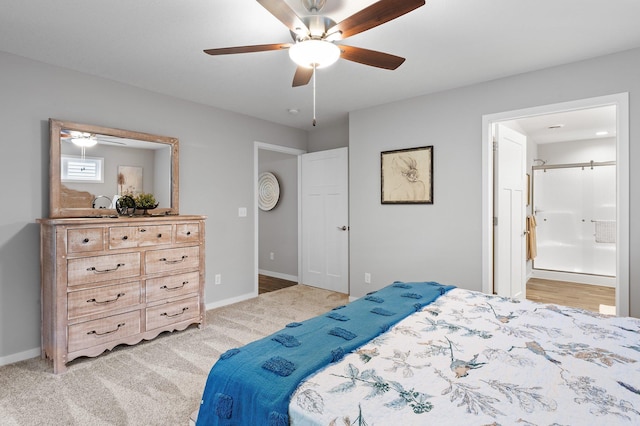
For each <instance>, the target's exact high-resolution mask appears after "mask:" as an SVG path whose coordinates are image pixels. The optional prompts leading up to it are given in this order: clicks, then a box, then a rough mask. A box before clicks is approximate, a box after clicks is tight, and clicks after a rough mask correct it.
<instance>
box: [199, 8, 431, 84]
mask: <svg viewBox="0 0 640 426" xmlns="http://www.w3.org/2000/svg"><path fill="white" fill-rule="evenodd" d="M257 1H258V3H260V4H261V5H262V6H263V7H264V8H265V9H267V10H268V11H269V12H270V13H271V14H272V15H273V16H275V17H276V18H278V20H279V21H280V22H282V23H283V24H284V25H286V26H287V28H289V30H290V31H291V37H292V38H293V41H294V43H274V44H259V45H253V46H238V47H225V48H219V49H206V50H205V51H204V52H205V53H207V54H209V55H229V54H234V53H250V52H264V51H268V50H282V49H293V50H292V52H295V51H296V50H300V49H299V48H301V47H302V46H303V45H305V48H306V44H307V43H308V42H312V43H308V44H309V45H310V46H309V47H311V46H313V48H318V49H323V48H324V49H326V50H327V51H329V52H331V51H332V52H331V53H329V55H331V54H333V55H334V56H335V54H336V52H337V56H338V57H341V58H343V59H346V60H349V61H353V62H358V63H361V64H364V65H370V66H373V67H378V68H384V69H389V70H394V69H396V68H398V67H399V66H400V65H401V64H402V63H403V62H404V60H405V59H404V58H401V57H399V56H395V55H390V54H388V53H383V52H378V51H375V50H368V49H362V48H360V47H353V46H346V45H343V44H340V45H335V44H334V42H335V41H339V40H344V39H346V38H347V37H351V36H353V35H356V34H359V33H361V32H363V31H366V30H369V29H371V28H374V27H377V26H378V25H381V24H384V23H385V22H389V21H391V20H393V19H395V18H398V17H400V16H402V15H404V14H406V13H408V12H411V11H412V10H414V9H417V8H418V7H420V6H423V5H424V4H425V0H380V1H378V2H376V3H374V4H372V5H371V6H368V7H366V8H364V9H362V10H361V11H359V12H357V13H355V14H353V15H351V16H350V17H348V18H346V19H344V20H343V21H341V22H339V23H336V22H335V21H333V20H332V19H331V18H329V17H327V16H323V15H320V14H319V13H318V12H320V10H321V9H322V7H323V6H324V4H325V1H326V0H302V3H303V5H304V7H305V8H306V9H307V10H308V11H309V12H310V13H311V15H309V16H304V17H299V16H298V15H297V14H296V13H295V12H294V11H293V9H291V8H290V7H289V5H287V3H285V1H284V0H257ZM331 46H334V47H337V48H338V49H334V48H332V47H331ZM294 54H295V53H291V55H294ZM338 57H335V58H333V57H332V58H330V59H329V60H332V59H333V61H334V62H335V60H337V59H338ZM292 59H294V58H292ZM294 61H295V59H294ZM301 63H302V65H301ZM301 63H298V68H297V70H296V73H295V76H294V78H293V87H296V86H303V85H305V84H308V83H309V81H310V80H311V76H312V75H313V70H314V63H306V62H301ZM328 65H330V64H328ZM328 65H327V64H326V63H323V64H318V63H315V68H321V67H322V66H328Z"/></svg>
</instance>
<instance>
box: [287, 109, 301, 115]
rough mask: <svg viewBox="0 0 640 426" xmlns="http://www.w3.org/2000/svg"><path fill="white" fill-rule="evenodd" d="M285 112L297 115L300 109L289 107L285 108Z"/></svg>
mask: <svg viewBox="0 0 640 426" xmlns="http://www.w3.org/2000/svg"><path fill="white" fill-rule="evenodd" d="M287 112H288V113H289V114H291V115H298V113H299V112H300V110H299V109H298V108H289V109H288V110H287Z"/></svg>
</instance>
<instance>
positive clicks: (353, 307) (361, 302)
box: [197, 282, 454, 426]
mask: <svg viewBox="0 0 640 426" xmlns="http://www.w3.org/2000/svg"><path fill="white" fill-rule="evenodd" d="M452 288H454V287H453V286H444V285H441V284H438V283H434V282H424V283H402V282H395V283H393V284H391V285H389V286H387V287H385V288H383V289H382V290H379V291H376V292H372V293H370V294H368V295H367V296H365V297H363V298H360V299H358V300H356V301H354V302H352V303H350V304H348V305H346V306H340V307H338V308H335V309H333V310H332V311H329V312H328V313H326V314H323V315H320V316H317V317H314V318H311V319H309V320H307V321H304V322H301V323H291V324H288V325H287V326H286V328H284V329H283V330H281V331H279V332H277V333H275V334H273V335H271V336H268V337H265V338H263V339H260V340H257V341H255V342H252V343H249V344H248V345H246V346H243V347H241V348H237V349H231V350H229V351H227V352H225V353H224V354H222V355H221V356H220V359H219V360H218V362H216V364H215V365H214V366H213V367H212V368H211V371H210V373H209V377H208V379H207V383H206V386H205V389H204V393H203V396H202V402H201V405H200V411H199V414H198V422H197V424H198V426H201V425H252V426H253V425H265V426H280V425H282V426H287V425H289V415H288V411H289V408H288V407H289V399H290V398H291V395H292V394H293V392H294V391H295V390H296V388H297V386H298V384H299V383H300V382H301V381H302V380H304V379H305V378H306V377H307V376H309V375H311V374H313V373H314V372H316V371H317V370H319V369H321V368H323V367H324V366H326V365H328V364H329V363H331V362H336V361H338V360H340V359H341V358H342V357H343V356H344V355H345V354H346V353H349V352H351V351H353V350H355V349H357V348H359V347H360V346H362V345H363V344H365V343H367V342H368V341H370V340H371V339H373V338H375V337H377V336H379V335H380V334H382V333H383V332H385V331H387V330H388V329H389V328H390V327H391V326H393V325H394V324H396V323H397V322H399V321H400V320H402V319H403V318H405V317H407V316H408V315H410V314H412V313H413V312H416V311H418V310H420V309H422V308H423V307H424V306H426V305H428V304H429V303H431V302H433V301H434V300H436V299H437V298H438V297H439V296H440V295H442V294H444V293H446V292H447V291H449V290H451V289H452Z"/></svg>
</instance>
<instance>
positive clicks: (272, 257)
mask: <svg viewBox="0 0 640 426" xmlns="http://www.w3.org/2000/svg"><path fill="white" fill-rule="evenodd" d="M269 259H271V260H273V259H275V255H274V254H273V252H271V253H269Z"/></svg>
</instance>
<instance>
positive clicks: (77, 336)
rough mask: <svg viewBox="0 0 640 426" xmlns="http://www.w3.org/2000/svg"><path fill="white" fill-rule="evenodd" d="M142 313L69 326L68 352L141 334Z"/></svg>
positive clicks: (134, 312)
mask: <svg viewBox="0 0 640 426" xmlns="http://www.w3.org/2000/svg"><path fill="white" fill-rule="evenodd" d="M140 312H141V311H139V310H137V311H132V312H126V313H124V314H119V315H113V316H110V317H107V318H101V319H99V320H95V321H87V322H83V323H80V324H75V325H71V326H69V343H68V346H69V347H68V351H69V352H74V351H78V350H80V349H85V348H90V347H91V346H96V345H100V344H102V343H108V342H112V341H115V340H120V339H123V338H125V337H129V336H133V335H135V334H138V333H140V332H141V331H142V330H141V329H140Z"/></svg>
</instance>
